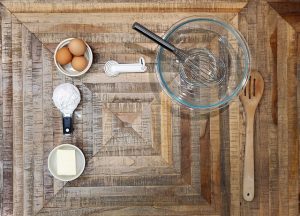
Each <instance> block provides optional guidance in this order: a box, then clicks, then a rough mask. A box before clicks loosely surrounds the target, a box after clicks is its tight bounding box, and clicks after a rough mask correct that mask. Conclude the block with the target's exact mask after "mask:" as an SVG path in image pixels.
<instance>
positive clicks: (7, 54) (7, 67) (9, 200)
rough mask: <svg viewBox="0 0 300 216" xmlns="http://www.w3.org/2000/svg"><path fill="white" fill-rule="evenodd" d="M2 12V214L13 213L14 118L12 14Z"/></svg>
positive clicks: (3, 10)
mask: <svg viewBox="0 0 300 216" xmlns="http://www.w3.org/2000/svg"><path fill="white" fill-rule="evenodd" d="M0 12H1V75H0V76H1V80H2V82H1V83H2V84H1V90H2V91H1V95H2V115H1V117H2V122H1V124H2V126H1V128H2V142H1V147H3V148H1V162H2V174H3V175H2V178H3V182H2V183H1V184H2V186H1V187H2V188H3V189H2V196H1V202H2V205H1V213H0V214H1V215H12V213H13V163H12V161H13V135H12V134H13V118H12V114H13V113H12V92H13V91H12V58H11V57H12V38H11V26H12V23H11V22H12V21H11V15H10V13H9V12H8V11H7V10H6V9H5V8H4V7H2V6H1V7H0Z"/></svg>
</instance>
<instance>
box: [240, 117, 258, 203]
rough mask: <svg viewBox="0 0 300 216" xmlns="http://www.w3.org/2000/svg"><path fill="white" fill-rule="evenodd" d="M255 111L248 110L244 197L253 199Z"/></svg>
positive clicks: (248, 199)
mask: <svg viewBox="0 0 300 216" xmlns="http://www.w3.org/2000/svg"><path fill="white" fill-rule="evenodd" d="M254 113H255V112H253V114H252V112H248V114H249V115H248V116H247V124H246V146H245V161H244V179H243V198H244V199H245V200H246V201H252V200H253V198H254V149H253V135H254V133H253V124H254Z"/></svg>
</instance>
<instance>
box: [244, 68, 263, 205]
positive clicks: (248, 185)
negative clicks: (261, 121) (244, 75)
mask: <svg viewBox="0 0 300 216" xmlns="http://www.w3.org/2000/svg"><path fill="white" fill-rule="evenodd" d="M263 91H264V80H263V78H262V76H261V74H260V73H259V72H257V71H252V72H251V74H250V78H249V80H248V83H247V85H246V87H245V88H244V91H243V92H242V93H241V94H240V100H241V101H242V104H243V106H244V110H245V113H246V146H245V160H244V178H243V198H244V199H245V200H246V201H252V200H253V198H254V151H253V134H254V133H253V125H254V115H255V111H256V108H257V105H258V103H259V101H260V99H261V96H262V94H263Z"/></svg>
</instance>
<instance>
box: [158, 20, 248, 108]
mask: <svg viewBox="0 0 300 216" xmlns="http://www.w3.org/2000/svg"><path fill="white" fill-rule="evenodd" d="M195 21H201V22H210V23H214V24H217V25H219V26H221V27H223V28H225V29H226V30H228V31H229V32H231V33H232V34H233V35H234V37H235V39H236V40H237V41H238V42H239V43H240V45H241V48H242V49H243V53H244V55H245V60H244V61H245V68H244V70H243V75H244V77H243V79H242V81H241V82H240V84H239V85H238V86H237V87H236V88H235V90H234V91H233V92H232V93H231V94H230V95H229V96H227V97H225V98H224V99H223V100H221V101H218V102H217V103H213V104H208V105H193V104H191V103H189V102H187V101H185V100H182V99H181V98H180V97H178V96H176V95H174V93H173V92H172V91H171V90H170V88H169V87H168V85H167V83H166V81H165V80H164V78H163V76H162V71H161V68H160V65H161V64H160V62H161V60H160V59H161V55H162V51H163V50H164V48H163V47H161V46H159V47H158V50H157V53H156V62H157V63H156V75H157V78H158V80H159V83H160V85H161V86H162V89H163V90H164V92H165V93H166V94H167V95H168V96H169V97H170V98H171V99H172V100H173V101H175V102H177V103H179V104H181V105H185V106H186V107H188V108H190V109H199V110H207V111H208V110H209V111H213V110H215V109H220V108H222V107H224V106H226V105H227V104H228V103H229V102H230V101H231V100H232V99H233V98H234V97H235V96H236V95H237V94H238V93H239V92H240V91H241V90H242V89H243V87H244V86H245V85H246V84H247V81H248V79H249V76H250V63H251V55H250V50H249V47H248V44H247V42H246V40H245V38H244V37H243V35H242V34H241V33H240V32H239V31H238V30H237V29H236V28H234V27H233V26H232V25H231V24H228V23H225V22H224V21H222V20H221V19H219V18H216V17H210V16H205V17H202V16H191V17H186V18H184V19H181V20H179V21H178V22H176V23H175V24H173V25H172V26H171V27H170V28H169V30H168V31H167V32H166V33H165V34H164V36H163V37H162V38H163V39H165V40H168V38H169V37H170V36H171V34H172V33H174V32H175V31H176V30H177V29H179V28H180V27H182V26H183V25H186V24H188V23H191V22H195Z"/></svg>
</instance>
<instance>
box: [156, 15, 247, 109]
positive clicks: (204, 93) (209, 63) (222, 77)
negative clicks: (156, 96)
mask: <svg viewBox="0 0 300 216" xmlns="http://www.w3.org/2000/svg"><path fill="white" fill-rule="evenodd" d="M163 38H164V39H165V40H167V41H169V42H170V43H172V44H173V45H174V46H176V47H177V48H179V49H182V50H184V51H185V52H186V53H188V54H189V55H190V56H192V57H193V55H195V56H196V57H197V58H199V54H200V58H202V61H200V62H201V63H199V65H198V66H199V68H200V69H201V72H202V73H205V75H206V74H207V76H212V75H213V76H215V77H218V80H217V81H216V82H205V80H204V81H201V82H197V80H196V79H193V78H191V77H194V76H193V74H192V75H190V74H188V73H187V72H186V71H185V68H184V67H183V66H182V65H183V64H182V62H179V61H178V59H177V58H176V56H175V55H174V54H173V53H171V52H169V51H168V50H166V49H164V48H162V47H159V48H158V51H157V57H156V62H157V64H156V71H157V76H158V79H159V82H160V84H161V86H162V88H163V90H164V91H165V92H166V93H167V95H168V96H170V97H171V98H172V100H173V101H175V102H178V103H180V104H182V105H185V106H187V107H189V108H191V109H200V110H203V111H211V110H214V109H217V108H221V107H223V106H225V105H227V104H228V103H229V102H230V101H231V100H232V99H233V98H234V96H236V95H237V94H238V93H239V92H240V91H241V90H242V88H243V87H244V86H245V85H246V83H247V80H248V76H249V71H250V52H249V48H248V45H247V43H246V41H245V39H244V38H243V36H242V35H241V33H240V32H238V31H237V30H236V29H235V28H234V27H232V26H231V25H229V24H227V23H225V22H223V21H221V20H219V19H216V18H205V17H189V18H186V19H184V20H181V21H179V22H178V23H176V24H174V25H173V26H172V27H171V28H170V30H169V31H168V32H167V33H166V34H165V35H164V37H163Z"/></svg>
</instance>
